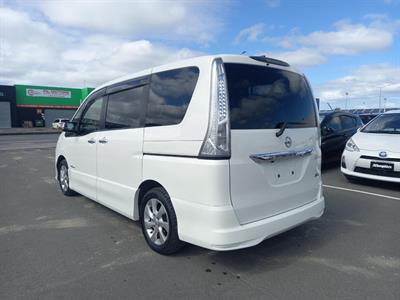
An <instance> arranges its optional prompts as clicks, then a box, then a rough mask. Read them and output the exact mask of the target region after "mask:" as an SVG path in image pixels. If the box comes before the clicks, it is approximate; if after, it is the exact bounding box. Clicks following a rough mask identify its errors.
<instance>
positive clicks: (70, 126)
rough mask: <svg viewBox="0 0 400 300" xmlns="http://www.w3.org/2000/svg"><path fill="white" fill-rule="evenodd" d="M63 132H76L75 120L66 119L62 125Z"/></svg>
mask: <svg viewBox="0 0 400 300" xmlns="http://www.w3.org/2000/svg"><path fill="white" fill-rule="evenodd" d="M63 131H64V132H78V124H77V123H76V122H71V121H67V122H65V123H64V126H63Z"/></svg>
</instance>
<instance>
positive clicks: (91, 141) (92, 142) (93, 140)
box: [87, 138, 96, 144]
mask: <svg viewBox="0 0 400 300" xmlns="http://www.w3.org/2000/svg"><path fill="white" fill-rule="evenodd" d="M87 142H88V143H89V144H94V143H96V140H95V139H93V138H92V139H90V140H88V141H87Z"/></svg>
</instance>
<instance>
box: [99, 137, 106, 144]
mask: <svg viewBox="0 0 400 300" xmlns="http://www.w3.org/2000/svg"><path fill="white" fill-rule="evenodd" d="M99 143H100V144H107V143H108V140H107V138H105V137H103V138H102V139H100V140H99Z"/></svg>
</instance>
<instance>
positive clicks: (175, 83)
mask: <svg viewBox="0 0 400 300" xmlns="http://www.w3.org/2000/svg"><path fill="white" fill-rule="evenodd" d="M198 77H199V69H198V68H197V67H187V68H181V69H175V70H170V71H165V72H160V73H155V74H152V75H151V82H150V90H149V100H148V104H147V114H146V126H162V125H175V124H179V123H180V122H181V121H182V120H183V118H184V116H185V113H186V110H187V108H188V106H189V103H190V100H191V99H192V95H193V92H194V89H195V87H196V83H197V79H198Z"/></svg>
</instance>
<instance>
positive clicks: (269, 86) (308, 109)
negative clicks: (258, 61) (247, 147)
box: [225, 63, 317, 129]
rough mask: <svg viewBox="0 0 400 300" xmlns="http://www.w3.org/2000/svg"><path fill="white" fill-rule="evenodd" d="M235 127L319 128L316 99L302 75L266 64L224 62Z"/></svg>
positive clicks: (231, 117) (232, 123) (231, 113)
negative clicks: (266, 65) (283, 125)
mask: <svg viewBox="0 0 400 300" xmlns="http://www.w3.org/2000/svg"><path fill="white" fill-rule="evenodd" d="M225 70H226V77H227V81H228V93H229V107H230V120H231V128H232V129H275V128H280V127H281V126H282V124H285V126H286V127H287V128H305V127H316V126H317V125H316V119H317V118H316V114H315V107H314V99H313V97H312V93H311V91H310V88H309V86H308V84H307V82H306V80H305V78H304V77H303V76H301V75H299V74H296V73H293V72H289V71H285V70H280V69H274V68H269V67H264V66H255V65H247V64H235V63H226V64H225Z"/></svg>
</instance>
